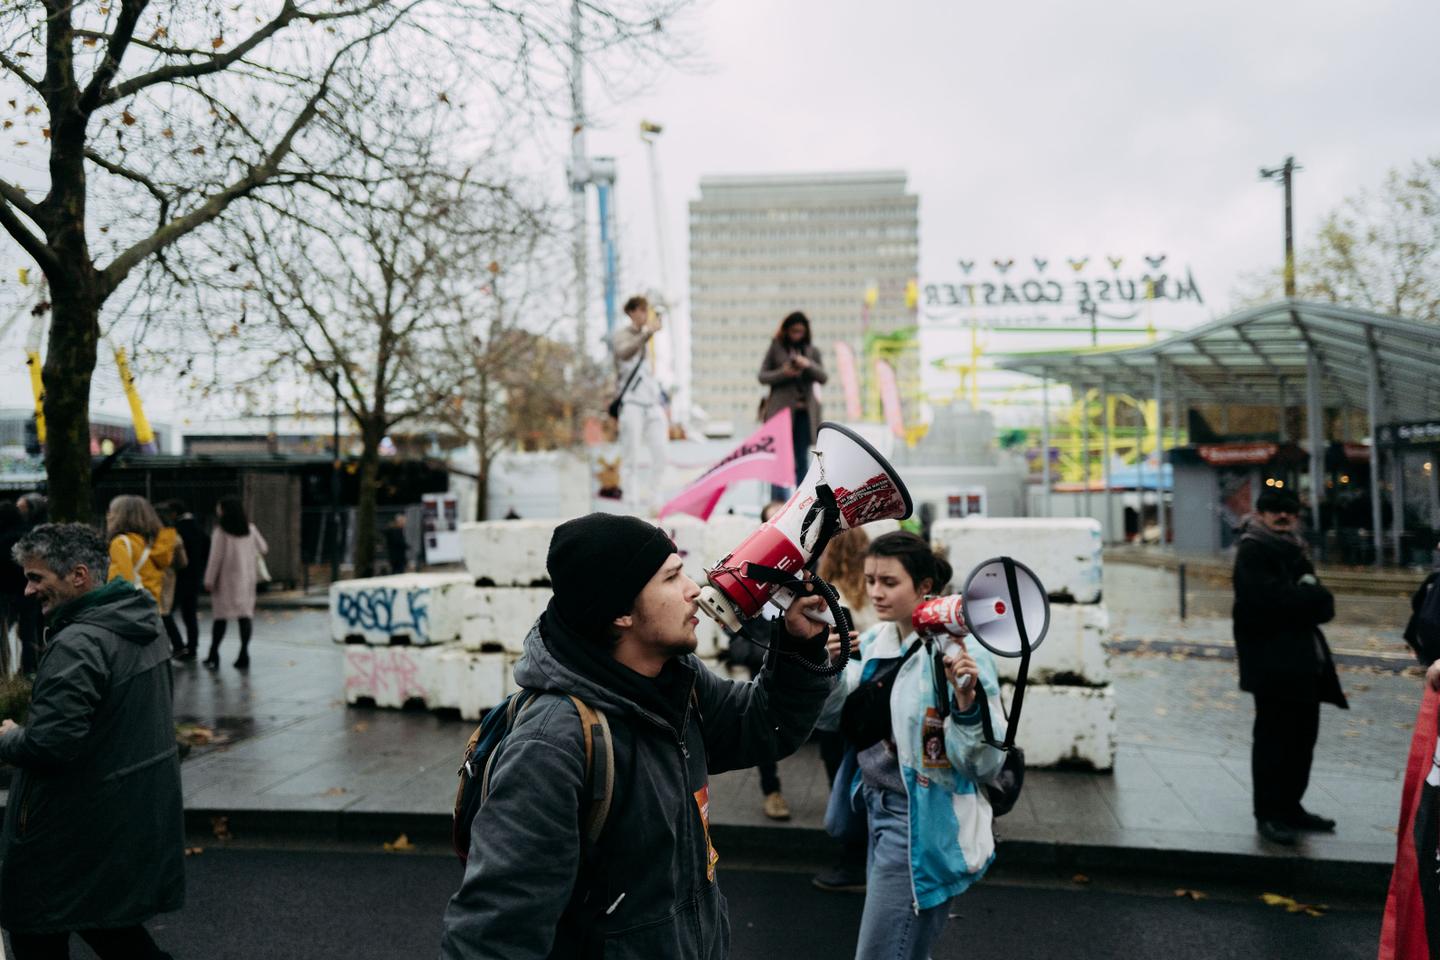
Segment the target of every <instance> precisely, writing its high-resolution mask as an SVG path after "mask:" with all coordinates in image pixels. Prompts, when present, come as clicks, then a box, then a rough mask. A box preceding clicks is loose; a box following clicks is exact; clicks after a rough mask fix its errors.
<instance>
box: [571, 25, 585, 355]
mask: <svg viewBox="0 0 1440 960" xmlns="http://www.w3.org/2000/svg"><path fill="white" fill-rule="evenodd" d="M584 41H585V31H584V25H583V21H582V17H581V5H580V0H574V3H572V4H571V7H570V57H571V60H570V110H571V115H572V121H571V127H570V204H571V210H572V215H573V216H574V219H575V247H574V256H575V352H576V357H577V358H578V359H579V362H580V364H581V366H582V367H585V366H587V360H588V358H589V356H590V352H589V346H588V342H587V341H588V337H589V333H590V331H589V329H588V327H587V324H586V313H587V311H588V309H589V306H590V299H589V295H588V294H589V291H588V290H587V288H586V281H587V275H586V252H587V247H588V244H587V240H588V237H587V233H588V231H587V225H586V209H585V187H586V186H587V185H588V184H589V182H590V163H589V160H588V159H587V158H586V156H585V125H586V123H587V120H586V117H585V60H584V54H583V53H582V45H583V44H584Z"/></svg>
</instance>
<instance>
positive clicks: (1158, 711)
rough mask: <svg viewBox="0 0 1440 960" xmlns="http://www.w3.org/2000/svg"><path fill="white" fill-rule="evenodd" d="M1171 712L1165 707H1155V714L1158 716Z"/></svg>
mask: <svg viewBox="0 0 1440 960" xmlns="http://www.w3.org/2000/svg"><path fill="white" fill-rule="evenodd" d="M1169 713H1170V711H1169V710H1167V709H1165V708H1164V707H1156V708H1155V716H1157V717H1164V716H1168V715H1169Z"/></svg>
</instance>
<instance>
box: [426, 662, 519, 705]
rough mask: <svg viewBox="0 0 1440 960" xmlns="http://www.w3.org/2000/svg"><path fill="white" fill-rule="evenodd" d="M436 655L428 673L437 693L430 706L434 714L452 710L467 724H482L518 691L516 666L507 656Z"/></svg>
mask: <svg viewBox="0 0 1440 960" xmlns="http://www.w3.org/2000/svg"><path fill="white" fill-rule="evenodd" d="M428 652H429V651H427V653H428ZM436 654H437V655H435V656H432V657H428V658H427V661H426V663H425V671H424V672H425V673H426V674H427V676H428V677H429V678H430V682H429V684H428V685H429V686H430V688H431V690H432V691H433V700H427V701H426V705H427V706H429V707H430V709H432V710H434V709H437V708H440V707H449V708H451V709H455V710H459V711H460V716H462V717H464V718H465V719H466V720H479V719H480V718H481V717H482V716H483V715H484V714H485V711H486V710H489V709H490V708H491V707H493V706H495V705H496V704H498V703H499V702H500V701H502V700H504V699H505V698H506V697H508V696H509V695H510V694H511V693H513V692H515V690H516V689H518V688H517V687H516V686H515V670H514V666H513V663H512V661H511V659H510V658H509V657H508V656H507V655H506V654H504V653H474V652H471V651H468V650H457V649H454V648H448V649H445V650H444V651H443V652H442V651H436Z"/></svg>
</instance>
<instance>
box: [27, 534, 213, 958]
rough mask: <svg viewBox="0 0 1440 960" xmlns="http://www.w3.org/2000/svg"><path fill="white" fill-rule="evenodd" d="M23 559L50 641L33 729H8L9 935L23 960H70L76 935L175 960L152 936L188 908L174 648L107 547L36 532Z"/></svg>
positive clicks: (113, 953)
mask: <svg viewBox="0 0 1440 960" xmlns="http://www.w3.org/2000/svg"><path fill="white" fill-rule="evenodd" d="M14 556H15V559H16V560H18V561H19V562H20V565H21V566H22V567H23V568H24V570H25V578H26V581H27V583H26V592H27V594H29V595H30V596H33V597H36V598H37V599H38V600H39V601H40V607H41V610H42V612H43V613H44V615H45V617H46V622H47V630H48V634H49V641H48V643H47V644H46V645H45V648H44V651H43V652H42V653H41V656H40V663H39V668H38V670H37V672H36V674H35V686H34V694H33V698H32V701H31V704H30V710H29V717H28V719H27V721H26V723H25V724H24V725H23V726H22V725H19V724H17V723H16V722H15V721H14V720H12V719H8V718H7V719H5V721H4V722H3V723H0V762H3V763H8V764H10V765H12V766H14V767H16V768H17V771H16V775H15V779H14V782H13V783H12V784H11V787H10V802H9V806H8V808H7V810H6V814H5V829H4V839H5V844H6V850H5V857H4V862H3V864H0V925H3V926H4V927H5V929H6V930H7V931H9V933H10V942H11V945H12V946H13V947H14V949H15V956H16V957H17V958H18V960H25V958H27V957H37V958H38V957H57V956H59V957H63V956H68V955H69V954H68V952H67V945H66V944H67V941H68V940H69V937H70V934H71V933H79V934H80V937H81V939H83V940H84V941H85V942H86V943H87V944H89V945H90V947H91V949H93V950H94V951H95V953H96V954H98V955H99V956H100V957H102V958H105V960H108V958H111V957H115V958H120V957H123V958H127V960H153V958H168V957H169V956H170V955H169V954H168V953H165V952H163V951H162V950H160V948H159V947H157V946H156V945H155V942H154V941H153V940H152V939H151V938H150V934H149V933H148V932H147V931H146V930H145V927H144V926H143V924H144V923H145V921H146V920H148V919H150V918H151V917H152V916H154V915H155V914H157V913H161V912H164V911H170V910H178V909H180V907H181V906H182V905H183V904H184V901H185V864H184V824H183V810H182V808H181V798H180V763H179V758H178V756H177V753H176V749H175V722H174V717H173V714H172V712H171V707H170V703H171V697H172V692H171V676H170V645H169V643H167V642H166V640H165V639H164V635H163V632H162V631H161V629H160V618H159V615H158V614H157V613H156V609H155V601H154V600H153V599H151V597H150V595H149V594H148V593H145V592H144V591H141V590H137V589H136V588H135V586H134V585H133V584H131V583H130V582H129V581H127V580H125V579H123V578H117V579H115V580H112V581H110V582H109V583H108V584H107V583H106V582H105V573H106V571H107V570H108V568H109V554H108V550H107V549H106V544H105V540H104V538H103V537H102V536H101V535H100V534H99V532H97V531H96V530H94V529H93V528H91V527H88V526H85V525H84V524H79V523H66V524H45V525H42V526H40V527H37V528H35V529H34V530H32V531H30V533H28V534H26V535H25V536H24V537H23V538H22V539H21V540H20V542H19V543H17V544H16V545H15V549H14Z"/></svg>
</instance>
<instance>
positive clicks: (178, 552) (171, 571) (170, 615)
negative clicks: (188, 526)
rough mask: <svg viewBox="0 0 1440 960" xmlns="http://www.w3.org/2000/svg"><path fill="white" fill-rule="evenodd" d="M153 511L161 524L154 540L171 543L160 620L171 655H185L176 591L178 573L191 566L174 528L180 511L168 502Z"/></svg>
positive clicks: (188, 556)
mask: <svg viewBox="0 0 1440 960" xmlns="http://www.w3.org/2000/svg"><path fill="white" fill-rule="evenodd" d="M155 512H156V513H158V514H159V515H160V523H161V524H162V526H161V527H160V533H159V534H158V535H157V536H156V540H157V542H158V541H160V540H164V541H166V542H168V543H170V544H172V545H173V552H172V553H171V556H170V566H168V567H166V568H165V576H164V578H163V579H162V580H161V581H160V598H159V600H160V602H159V609H160V622H161V624H163V625H164V627H165V635H166V636H167V637H168V638H169V639H170V653H171V655H172V656H174V657H176V658H177V659H184V657H185V639H184V638H183V637H181V636H180V628H179V627H178V626H176V624H175V595H176V593H177V592H178V591H179V581H180V574H181V573H183V572H185V571H186V570H188V569H190V555H189V553H188V552H187V551H186V549H185V540H184V538H182V537H181V536H180V533H179V531H178V530H176V529H175V524H176V523H177V522H178V521H179V518H180V515H179V514H178V513H177V512H176V511H175V509H174V508H173V507H172V506H171V504H170V503H162V504H160V509H158V510H156V511H155Z"/></svg>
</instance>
